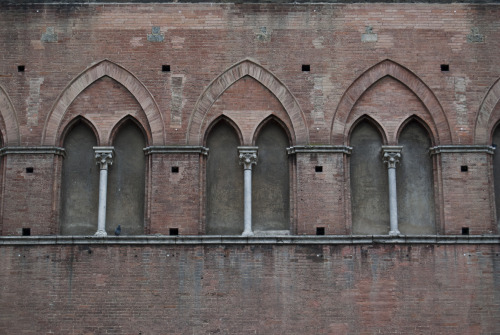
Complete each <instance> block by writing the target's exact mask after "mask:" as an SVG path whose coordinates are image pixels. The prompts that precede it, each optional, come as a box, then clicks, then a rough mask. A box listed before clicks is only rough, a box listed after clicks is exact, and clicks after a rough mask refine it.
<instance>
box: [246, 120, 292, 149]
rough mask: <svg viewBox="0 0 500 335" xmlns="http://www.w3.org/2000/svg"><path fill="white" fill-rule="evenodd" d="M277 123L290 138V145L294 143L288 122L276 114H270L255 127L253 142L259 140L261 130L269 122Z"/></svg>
mask: <svg viewBox="0 0 500 335" xmlns="http://www.w3.org/2000/svg"><path fill="white" fill-rule="evenodd" d="M272 122H274V123H276V124H277V125H279V127H280V128H281V129H282V130H283V132H284V134H286V137H287V139H288V142H289V143H288V146H290V145H292V143H291V140H290V139H291V134H290V130H289V129H288V128H287V127H286V124H285V123H284V122H283V121H282V120H280V119H279V118H278V117H276V116H274V115H270V116H268V117H267V118H265V119H264V120H262V122H261V123H260V124H259V125H258V126H257V127H256V128H255V132H254V134H253V136H252V143H253V144H255V143H256V142H257V137H258V136H259V135H260V133H261V131H262V128H264V127H265V126H266V125H267V124H268V123H272Z"/></svg>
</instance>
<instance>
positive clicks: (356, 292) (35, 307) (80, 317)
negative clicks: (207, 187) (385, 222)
mask: <svg viewBox="0 0 500 335" xmlns="http://www.w3.org/2000/svg"><path fill="white" fill-rule="evenodd" d="M499 252H500V248H499V247H498V245H459V244H453V245H427V244H422V245H418V244H417V245H411V244H407V245H349V246H342V245H294V244H292V245H228V244H224V245H205V246H203V245H198V246H196V245H161V244H160V245H142V246H137V245H136V246H134V245H121V246H118V245H102V244H101V245H96V244H90V245H89V244H86V245H66V246H61V245H32V246H27V245H26V246H7V245H3V246H2V247H1V248H0V267H1V268H2V271H1V272H0V287H1V291H0V292H1V297H2V299H0V332H1V333H5V334H13V333H15V334H21V333H22V334H40V333H47V334H52V333H53V334H219V333H220V334H251V333H256V334H347V333H350V334H373V333H381V334H388V333H394V334H436V333H439V334H494V333H496V332H497V331H498V329H499V327H500V321H499V319H498V313H499V310H500V295H499V291H498V285H499V281H500V273H499V269H500V264H499V262H500V257H499Z"/></svg>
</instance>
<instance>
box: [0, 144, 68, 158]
mask: <svg viewBox="0 0 500 335" xmlns="http://www.w3.org/2000/svg"><path fill="white" fill-rule="evenodd" d="M5 155H59V156H65V155H66V151H65V150H64V148H60V147H51V146H40V147H4V148H2V149H0V156H5Z"/></svg>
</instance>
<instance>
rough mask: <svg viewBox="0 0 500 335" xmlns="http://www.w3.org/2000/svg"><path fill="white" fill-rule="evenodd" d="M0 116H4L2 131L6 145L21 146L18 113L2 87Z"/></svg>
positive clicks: (0, 125) (0, 124) (0, 90)
mask: <svg viewBox="0 0 500 335" xmlns="http://www.w3.org/2000/svg"><path fill="white" fill-rule="evenodd" d="M0 114H1V115H2V119H3V123H2V122H0V131H1V132H2V135H3V136H4V138H3V141H4V143H3V144H4V145H14V146H15V145H19V144H21V139H20V134H19V123H18V121H17V115H16V111H15V109H14V105H13V104H12V101H10V99H9V96H8V95H7V92H5V90H4V89H3V87H1V86H0Z"/></svg>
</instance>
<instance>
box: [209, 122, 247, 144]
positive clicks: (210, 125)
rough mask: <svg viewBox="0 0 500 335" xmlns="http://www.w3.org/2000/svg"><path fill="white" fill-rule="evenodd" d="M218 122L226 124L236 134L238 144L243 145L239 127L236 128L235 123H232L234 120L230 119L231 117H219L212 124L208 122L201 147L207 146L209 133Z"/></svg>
mask: <svg viewBox="0 0 500 335" xmlns="http://www.w3.org/2000/svg"><path fill="white" fill-rule="evenodd" d="M220 122H226V123H227V124H228V125H229V126H230V127H231V128H233V130H234V131H235V133H236V136H237V137H238V140H239V142H240V144H241V145H243V143H244V139H243V133H242V132H241V129H240V127H238V125H237V124H236V122H234V120H233V119H231V117H229V116H228V115H219V116H218V117H216V118H215V119H214V120H213V121H212V122H210V124H209V125H208V127H207V129H206V131H205V134H204V136H203V144H202V145H204V146H206V145H207V140H208V137H209V136H210V133H211V132H212V130H213V129H214V128H215V127H216V126H217V125H218V124H219V123H220Z"/></svg>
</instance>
